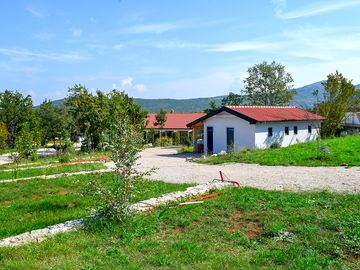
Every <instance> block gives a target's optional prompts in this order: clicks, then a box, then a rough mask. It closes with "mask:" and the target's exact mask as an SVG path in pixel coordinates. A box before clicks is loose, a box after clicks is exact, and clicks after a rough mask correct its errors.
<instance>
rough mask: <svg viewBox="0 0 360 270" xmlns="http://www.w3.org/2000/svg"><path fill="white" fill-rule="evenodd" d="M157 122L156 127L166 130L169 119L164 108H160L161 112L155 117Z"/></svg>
mask: <svg viewBox="0 0 360 270" xmlns="http://www.w3.org/2000/svg"><path fill="white" fill-rule="evenodd" d="M155 119H156V122H155V123H154V125H155V126H159V127H160V128H164V126H165V123H166V120H167V117H166V111H165V110H164V109H163V108H160V111H159V112H158V113H157V114H156V115H155Z"/></svg>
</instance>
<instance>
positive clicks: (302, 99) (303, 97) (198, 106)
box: [53, 81, 360, 112]
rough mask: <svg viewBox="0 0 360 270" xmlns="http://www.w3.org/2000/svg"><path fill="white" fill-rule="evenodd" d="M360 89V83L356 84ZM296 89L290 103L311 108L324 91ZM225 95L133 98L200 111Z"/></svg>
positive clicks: (149, 106)
mask: <svg viewBox="0 0 360 270" xmlns="http://www.w3.org/2000/svg"><path fill="white" fill-rule="evenodd" d="M356 87H357V88H358V89H360V84H358V85H356ZM294 90H295V91H296V94H295V97H294V99H293V100H292V101H291V105H294V106H297V107H299V108H311V107H312V106H313V105H314V104H315V103H316V99H317V97H316V96H314V95H313V92H314V90H319V95H318V96H319V98H320V99H321V98H322V96H323V93H324V87H323V85H322V82H321V81H320V82H316V83H312V84H309V85H305V86H302V87H299V88H295V89H294ZM224 97H226V96H225V95H224V96H216V97H203V98H190V99H172V98H162V99H145V98H135V100H136V103H137V104H138V105H140V106H141V107H143V108H144V109H145V110H146V111H148V112H158V111H159V110H160V108H163V109H165V110H166V111H175V112H202V111H203V110H204V109H206V108H208V107H209V102H210V101H211V100H214V101H215V102H216V104H217V105H218V106H220V105H221V100H222V99H223V98H224ZM359 98H360V97H359ZM53 103H54V104H55V105H62V104H63V103H64V99H58V100H54V101H53Z"/></svg>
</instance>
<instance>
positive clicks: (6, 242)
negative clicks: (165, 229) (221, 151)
mask: <svg viewBox="0 0 360 270" xmlns="http://www.w3.org/2000/svg"><path fill="white" fill-rule="evenodd" d="M229 186H232V184H230V183H223V182H214V181H212V182H208V183H205V184H201V185H197V186H194V187H188V188H187V189H186V190H185V191H176V192H172V193H166V194H163V195H161V196H160V197H157V198H151V199H148V200H144V201H140V202H138V203H134V204H132V205H131V206H130V209H131V211H133V212H135V213H137V212H145V211H150V210H152V209H154V208H155V207H157V206H160V205H164V204H167V203H170V202H176V201H180V200H183V199H185V198H189V197H194V196H197V195H201V194H204V193H207V192H209V191H211V190H213V189H222V188H225V187H229ZM83 222H84V220H83V219H75V220H70V221H66V222H64V223H60V224H56V225H52V226H49V227H46V228H43V229H38V230H33V231H30V232H26V233H22V234H19V235H16V236H11V237H8V238H4V239H1V240H0V247H15V246H20V245H24V244H27V243H30V242H40V241H43V240H45V239H46V238H49V237H51V236H54V235H56V234H59V233H65V232H69V231H75V230H77V229H79V228H81V226H82V225H83Z"/></svg>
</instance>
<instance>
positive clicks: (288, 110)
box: [187, 106, 325, 127]
mask: <svg viewBox="0 0 360 270" xmlns="http://www.w3.org/2000/svg"><path fill="white" fill-rule="evenodd" d="M224 111H225V112H228V113H230V114H233V115H235V116H237V117H240V118H242V119H244V120H246V121H248V122H249V123H251V124H255V123H256V122H279V121H310V120H324V119H325V118H324V117H322V116H320V115H317V114H314V113H310V112H307V111H305V110H302V109H299V108H296V107H291V106H226V107H222V108H220V109H219V110H217V111H214V112H211V113H208V114H206V115H205V116H202V117H200V118H198V119H196V120H194V121H192V122H189V123H188V124H187V126H188V127H191V126H193V125H195V124H197V123H199V122H201V121H204V120H206V119H207V118H210V117H212V116H214V115H216V114H218V113H221V112H224Z"/></svg>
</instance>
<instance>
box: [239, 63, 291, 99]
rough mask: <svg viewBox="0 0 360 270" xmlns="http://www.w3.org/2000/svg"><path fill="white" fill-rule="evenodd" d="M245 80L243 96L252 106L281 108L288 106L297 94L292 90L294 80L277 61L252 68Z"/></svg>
mask: <svg viewBox="0 0 360 270" xmlns="http://www.w3.org/2000/svg"><path fill="white" fill-rule="evenodd" d="M247 72H248V74H249V75H248V77H247V78H246V79H245V80H244V83H245V86H244V90H243V91H242V93H243V95H245V96H246V99H247V100H248V101H249V103H250V104H251V105H264V106H281V105H287V104H288V103H289V102H290V101H291V100H292V98H293V96H294V94H295V92H294V91H293V90H291V89H292V87H293V85H292V83H293V78H292V77H291V75H290V74H289V73H287V72H286V71H285V67H284V66H283V65H281V64H278V63H276V62H275V61H273V62H271V63H270V64H268V63H267V62H263V63H261V64H257V65H255V66H253V67H250V68H249V69H248V70H247Z"/></svg>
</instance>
